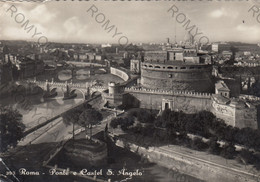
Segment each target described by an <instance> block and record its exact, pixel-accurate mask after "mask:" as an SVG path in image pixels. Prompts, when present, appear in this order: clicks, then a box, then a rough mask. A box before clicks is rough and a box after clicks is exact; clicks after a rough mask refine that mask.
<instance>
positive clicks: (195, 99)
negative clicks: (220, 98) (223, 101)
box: [125, 88, 211, 113]
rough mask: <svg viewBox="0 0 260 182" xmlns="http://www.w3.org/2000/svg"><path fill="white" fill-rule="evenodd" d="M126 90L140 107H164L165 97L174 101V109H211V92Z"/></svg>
mask: <svg viewBox="0 0 260 182" xmlns="http://www.w3.org/2000/svg"><path fill="white" fill-rule="evenodd" d="M125 92H126V93H128V94H130V95H132V96H133V98H135V99H136V101H135V102H136V103H139V104H140V105H139V107H141V108H147V109H158V110H160V109H162V100H163V99H169V100H172V101H173V110H176V111H181V110H182V111H184V112H187V113H195V112H198V111H201V110H209V109H210V105H211V94H208V93H193V92H184V91H182V92H173V91H162V90H151V89H145V88H142V89H137V88H125ZM130 101H131V102H134V101H133V100H130Z"/></svg>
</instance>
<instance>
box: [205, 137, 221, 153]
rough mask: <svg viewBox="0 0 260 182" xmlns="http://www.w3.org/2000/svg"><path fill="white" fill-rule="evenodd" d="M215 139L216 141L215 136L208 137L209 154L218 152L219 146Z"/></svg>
mask: <svg viewBox="0 0 260 182" xmlns="http://www.w3.org/2000/svg"><path fill="white" fill-rule="evenodd" d="M217 141H218V139H217V138H216V137H210V139H209V141H208V145H209V152H210V153H211V154H215V155H219V154H220V151H221V148H220V145H219V143H218V142H217Z"/></svg>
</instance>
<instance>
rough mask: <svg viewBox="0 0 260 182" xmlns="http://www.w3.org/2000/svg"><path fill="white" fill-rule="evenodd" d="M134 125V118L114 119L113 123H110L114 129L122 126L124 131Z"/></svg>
mask: <svg viewBox="0 0 260 182" xmlns="http://www.w3.org/2000/svg"><path fill="white" fill-rule="evenodd" d="M133 124H134V120H133V118H122V117H119V118H114V119H113V120H112V121H111V122H110V126H111V127H112V128H117V126H118V125H120V126H121V129H122V130H127V129H128V127H129V126H132V125H133Z"/></svg>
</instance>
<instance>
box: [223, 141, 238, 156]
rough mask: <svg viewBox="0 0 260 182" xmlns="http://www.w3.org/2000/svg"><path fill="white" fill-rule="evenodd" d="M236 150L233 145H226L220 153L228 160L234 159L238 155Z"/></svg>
mask: <svg viewBox="0 0 260 182" xmlns="http://www.w3.org/2000/svg"><path fill="white" fill-rule="evenodd" d="M235 149H236V148H235V147H234V145H233V144H232V143H228V144H225V146H224V147H223V149H222V150H221V152H220V155H221V156H222V157H224V158H226V159H233V158H234V157H235V155H236V154H237V153H236V150H235Z"/></svg>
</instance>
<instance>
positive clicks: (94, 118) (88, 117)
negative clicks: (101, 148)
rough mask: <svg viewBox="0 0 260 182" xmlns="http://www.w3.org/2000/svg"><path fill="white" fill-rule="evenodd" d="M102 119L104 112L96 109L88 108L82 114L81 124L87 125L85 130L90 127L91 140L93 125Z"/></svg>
mask: <svg viewBox="0 0 260 182" xmlns="http://www.w3.org/2000/svg"><path fill="white" fill-rule="evenodd" d="M102 119H103V117H102V114H101V113H100V112H99V111H97V110H95V109H86V110H85V111H83V113H81V114H80V116H79V124H80V125H81V126H83V127H85V131H87V127H88V128H89V129H90V140H91V138H92V126H93V125H95V124H97V123H98V122H100V121H101V120H102Z"/></svg>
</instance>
